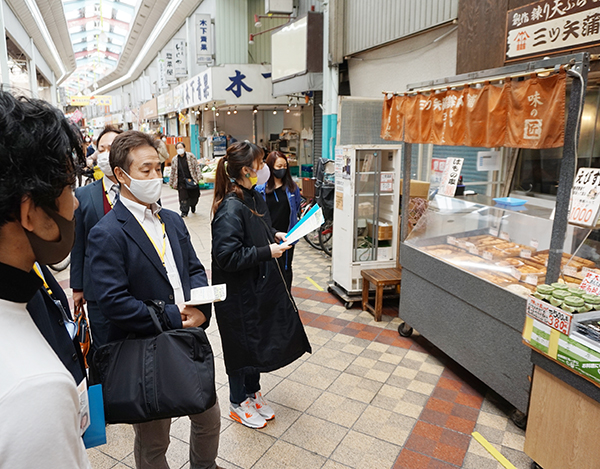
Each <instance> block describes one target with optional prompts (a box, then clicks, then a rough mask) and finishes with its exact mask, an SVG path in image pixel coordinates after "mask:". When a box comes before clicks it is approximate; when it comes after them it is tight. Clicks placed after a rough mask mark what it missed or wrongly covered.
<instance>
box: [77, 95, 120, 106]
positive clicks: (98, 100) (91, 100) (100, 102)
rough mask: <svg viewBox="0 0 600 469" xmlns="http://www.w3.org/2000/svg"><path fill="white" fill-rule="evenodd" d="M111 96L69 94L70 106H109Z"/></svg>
mask: <svg viewBox="0 0 600 469" xmlns="http://www.w3.org/2000/svg"><path fill="white" fill-rule="evenodd" d="M111 105H112V96H71V106H111Z"/></svg>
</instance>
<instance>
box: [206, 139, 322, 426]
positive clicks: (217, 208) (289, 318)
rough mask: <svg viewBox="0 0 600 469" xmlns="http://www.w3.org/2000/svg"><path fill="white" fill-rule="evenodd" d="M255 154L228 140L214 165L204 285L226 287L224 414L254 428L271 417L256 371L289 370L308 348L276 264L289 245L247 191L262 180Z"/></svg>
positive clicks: (221, 320) (222, 310)
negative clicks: (226, 410) (207, 272)
mask: <svg viewBox="0 0 600 469" xmlns="http://www.w3.org/2000/svg"><path fill="white" fill-rule="evenodd" d="M263 155H264V153H263V151H262V150H261V149H260V148H259V147H257V146H256V145H254V144H252V143H249V142H239V143H234V144H233V145H231V146H230V147H229V148H228V149H227V154H226V155H225V157H223V158H222V159H221V160H220V161H219V164H218V166H217V174H216V180H215V192H214V201H213V207H212V213H213V221H212V281H213V285H217V284H220V283H224V284H226V285H227V298H226V299H225V301H222V302H219V303H215V312H216V316H217V323H218V325H219V332H220V334H221V342H222V344H223V355H224V359H225V368H226V370H227V374H228V376H229V399H230V417H231V418H232V419H233V420H235V421H237V422H239V423H241V424H243V425H246V426H247V427H250V428H262V427H264V426H265V425H266V424H267V420H271V419H272V418H273V417H275V414H274V412H273V409H272V408H271V407H270V406H269V405H268V404H267V402H266V401H265V399H264V398H263V397H262V395H261V393H260V373H264V372H269V371H273V370H276V369H279V368H282V367H284V366H286V365H289V364H290V363H292V362H293V361H295V360H296V359H298V358H299V357H300V356H302V355H303V354H304V353H305V352H310V351H311V349H310V344H309V343H308V338H307V337H306V334H305V332H304V327H303V326H302V322H301V321H300V317H299V315H298V309H297V308H296V304H295V303H294V299H293V298H292V295H291V293H290V291H289V289H288V288H287V285H286V283H285V279H284V276H283V272H282V270H281V269H280V267H279V264H278V263H277V261H276V259H277V258H279V257H281V255H282V254H283V253H285V251H287V250H288V249H289V246H285V245H282V244H280V242H281V241H282V240H284V239H285V233H284V232H278V231H277V230H275V229H274V228H273V227H272V225H271V218H270V216H269V211H268V208H267V205H266V203H265V201H264V199H263V198H262V196H261V195H260V194H259V193H258V192H256V190H254V187H255V186H256V184H257V183H261V184H264V183H265V182H267V180H268V179H269V167H268V166H266V165H265V164H264V163H263V161H262V159H263Z"/></svg>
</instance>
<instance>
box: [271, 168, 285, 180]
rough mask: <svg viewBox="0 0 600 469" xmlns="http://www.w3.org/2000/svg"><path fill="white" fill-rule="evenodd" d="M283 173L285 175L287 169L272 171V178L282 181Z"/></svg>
mask: <svg viewBox="0 0 600 469" xmlns="http://www.w3.org/2000/svg"><path fill="white" fill-rule="evenodd" d="M285 173H287V168H281V169H274V170H273V176H275V177H276V178H277V179H283V178H284V176H285Z"/></svg>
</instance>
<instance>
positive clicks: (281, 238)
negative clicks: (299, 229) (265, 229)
mask: <svg viewBox="0 0 600 469" xmlns="http://www.w3.org/2000/svg"><path fill="white" fill-rule="evenodd" d="M286 235H287V233H282V232H281V231H278V232H277V233H275V241H280V242H284V241H285V237H286Z"/></svg>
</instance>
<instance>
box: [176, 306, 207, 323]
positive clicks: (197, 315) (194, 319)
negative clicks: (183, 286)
mask: <svg viewBox="0 0 600 469" xmlns="http://www.w3.org/2000/svg"><path fill="white" fill-rule="evenodd" d="M178 306H179V311H180V312H181V324H182V325H183V327H184V328H186V327H200V326H201V325H202V324H204V323H205V322H206V316H204V313H203V312H202V311H200V310H199V309H197V308H194V307H193V306H188V305H183V304H181V305H178Z"/></svg>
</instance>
